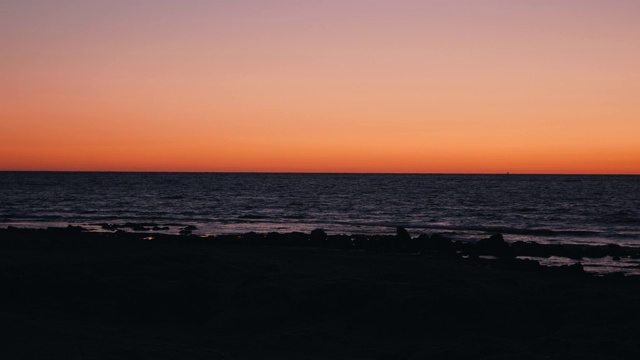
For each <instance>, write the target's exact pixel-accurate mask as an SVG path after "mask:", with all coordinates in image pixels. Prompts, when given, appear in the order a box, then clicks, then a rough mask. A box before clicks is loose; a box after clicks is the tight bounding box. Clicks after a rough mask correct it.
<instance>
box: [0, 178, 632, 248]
mask: <svg viewBox="0 0 640 360" xmlns="http://www.w3.org/2000/svg"><path fill="white" fill-rule="evenodd" d="M0 199H2V201H1V202H0V226H19V227H47V226H66V225H69V224H70V225H80V226H84V227H87V228H89V229H92V230H100V229H101V226H100V224H104V223H110V224H125V223H132V224H147V225H154V224H155V225H158V226H159V227H165V226H167V227H169V229H167V230H163V231H165V232H169V233H177V232H178V231H179V230H180V229H181V228H182V227H184V226H186V225H195V226H196V227H197V228H198V230H196V231H195V233H197V234H202V235H208V234H229V233H245V232H249V231H256V232H270V231H279V232H288V231H307V232H308V231H310V230H312V229H315V228H322V229H325V230H326V231H327V232H329V233H346V234H355V233H362V234H390V233H393V232H394V231H395V226H403V227H406V228H407V229H408V230H409V231H410V232H411V233H412V234H419V233H427V234H431V233H442V234H446V235H447V236H449V237H451V238H453V239H454V240H462V241H468V240H477V239H478V238H481V237H483V236H485V235H486V234H489V233H495V232H501V233H503V234H504V235H505V238H506V239H507V241H518V240H523V241H537V242H540V243H563V244H589V245H599V244H603V243H615V244H619V245H624V246H640V176H587V175H566V176H565V175H401V174H264V173H256V174H247V173H100V172H0Z"/></svg>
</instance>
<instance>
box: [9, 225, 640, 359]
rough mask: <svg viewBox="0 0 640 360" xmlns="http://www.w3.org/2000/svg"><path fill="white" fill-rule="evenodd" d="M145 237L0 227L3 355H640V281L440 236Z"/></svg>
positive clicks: (48, 356)
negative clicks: (486, 250)
mask: <svg viewBox="0 0 640 360" xmlns="http://www.w3.org/2000/svg"><path fill="white" fill-rule="evenodd" d="M147 235H149V234H140V233H131V232H119V233H116V232H113V233H92V232H83V231H81V230H80V229H77V228H63V229H48V230H28V229H0V279H1V283H2V284H3V287H4V290H5V291H4V295H3V296H0V305H1V306H0V320H2V321H3V323H4V324H6V325H5V326H4V327H3V330H2V334H0V335H1V336H2V338H3V342H4V344H5V347H4V349H3V352H4V354H6V355H7V358H30V359H52V358H53V359H57V358H60V359H62V358H80V357H82V358H90V359H117V358H141V359H147V358H148V359H175V358H183V359H203V358H221V359H255V358H279V359H301V358H305V359H326V358H336V359H350V360H351V359H352V360H356V359H360V360H362V359H371V360H389V359H396V360H410V359H411V360H413V359H416V360H417V359H425V358H429V359H463V358H478V359H513V358H519V359H571V358H576V359H577V358H599V359H609V358H611V359H614V358H615V359H620V358H622V359H626V358H629V359H632V358H638V357H639V356H640V346H639V345H638V344H637V338H638V336H639V335H640V311H639V310H638V307H637V304H638V303H639V302H640V278H639V277H636V276H626V277H624V276H620V275H608V276H602V277H600V276H593V275H591V274H589V273H585V272H584V271H583V269H582V268H579V267H575V266H574V267H570V266H567V267H558V268H547V267H543V266H540V265H536V264H535V263H534V262H532V261H528V260H518V259H515V258H510V257H501V258H498V259H495V260H487V259H483V258H482V257H480V256H478V257H477V258H475V257H469V258H464V257H463V256H458V255H452V254H451V252H450V251H449V250H446V249H448V247H449V246H450V245H447V244H449V243H448V242H447V241H446V240H442V239H440V240H438V239H437V238H436V239H435V240H436V241H435V243H439V244H440V246H435V245H434V246H433V247H432V248H430V249H426V248H425V249H424V251H422V252H421V253H415V252H411V251H408V250H410V249H409V248H397V249H396V250H393V251H391V250H389V249H388V248H385V247H384V246H387V245H388V244H390V242H388V241H386V240H389V241H390V240H391V239H395V240H400V242H402V241H403V240H402V238H403V236H404V234H403V233H402V231H401V230H398V234H397V235H396V236H391V237H376V238H375V240H374V239H370V240H369V241H373V242H374V243H376V244H378V245H380V246H382V247H380V248H378V249H373V248H371V249H351V250H346V249H342V248H339V247H334V246H328V244H329V243H320V245H327V246H311V244H307V246H299V245H298V244H299V243H296V241H300V240H301V238H297V240H294V239H295V236H301V235H300V234H295V233H294V234H280V235H271V236H269V235H267V234H262V235H261V234H245V235H243V236H240V237H239V236H237V235H236V236H231V235H227V236H219V237H214V238H201V237H197V236H188V235H157V234H156V235H155V237H154V239H153V240H149V239H146V238H148V237H149V236H147ZM305 235H306V236H308V237H309V241H311V240H310V239H311V238H312V237H313V238H314V239H315V240H314V241H321V240H322V239H324V241H325V242H329V239H331V240H330V243H331V244H335V245H336V246H338V245H339V244H340V241H339V239H341V238H340V237H339V236H333V237H332V236H331V235H329V236H327V237H326V238H324V237H323V234H322V233H321V232H319V231H317V232H315V233H314V234H313V236H312V234H305ZM325 235H326V234H325ZM238 239H240V240H241V241H238ZM342 239H345V238H342ZM385 239H386V240H385ZM423 239H424V238H423ZM404 240H407V238H406V237H404ZM430 240H434V239H431V238H430ZM486 240H487V241H485V245H480V246H481V247H482V246H488V247H490V245H492V244H493V245H496V244H500V243H501V242H500V241H499V239H498V238H497V237H493V238H492V240H490V239H486ZM294 244H295V245H294ZM405 245H407V246H410V245H411V242H409V243H405ZM454 246H455V245H454ZM498 246H501V245H498ZM478 251H480V250H478Z"/></svg>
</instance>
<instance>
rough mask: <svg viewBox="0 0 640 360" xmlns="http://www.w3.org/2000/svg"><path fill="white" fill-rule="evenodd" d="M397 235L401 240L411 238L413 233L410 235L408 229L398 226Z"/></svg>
mask: <svg viewBox="0 0 640 360" xmlns="http://www.w3.org/2000/svg"><path fill="white" fill-rule="evenodd" d="M396 237H397V238H398V240H401V241H409V240H411V235H409V232H408V231H407V229H405V228H403V227H402V226H398V227H396Z"/></svg>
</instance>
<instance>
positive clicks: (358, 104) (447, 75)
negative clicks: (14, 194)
mask: <svg viewBox="0 0 640 360" xmlns="http://www.w3.org/2000/svg"><path fill="white" fill-rule="evenodd" d="M638 19H640V1H636V0H627V1H625V0H608V1H605V0H601V1H594V0H536V1H533V0H529V1H520V0H467V1H464V0H459V1H456V0H441V1H438V0H433V1H429V0H420V1H401V0H393V1H391V0H370V1H352V0H351V1H350V0H324V1H311V0H309V1H299V0H283V1H273V0H255V1H246V0H245V1H243V0H233V1H232V0H229V1H215V0H208V1H204V0H201V1H178V0H176V1H166V0H155V1H151V0H149V1H135V0H124V1H122V0H109V1H107V0H104V1H100V0H96V1H68V0H20V1H14V0H3V1H2V2H1V3H0V170H127V171H128V170H136V171H303V172H419V173H422V172H425V173H433V172H435V173H502V172H512V173H627V174H640V21H638Z"/></svg>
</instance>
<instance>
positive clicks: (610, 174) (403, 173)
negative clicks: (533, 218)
mask: <svg viewBox="0 0 640 360" xmlns="http://www.w3.org/2000/svg"><path fill="white" fill-rule="evenodd" d="M9 172H14V173H18V172H19V173H149V174H154V173H155V174H291V175H296V174H298V175H304V174H308V175H322V174H325V175H505V176H507V175H563V176H572V175H575V176H640V173H526V172H522V173H514V172H451V173H446V172H364V171H363V172H356V171H354V172H340V171H189V170H186V171H185V170H183V171H175V170H174V171H172V170H0V173H9Z"/></svg>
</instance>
